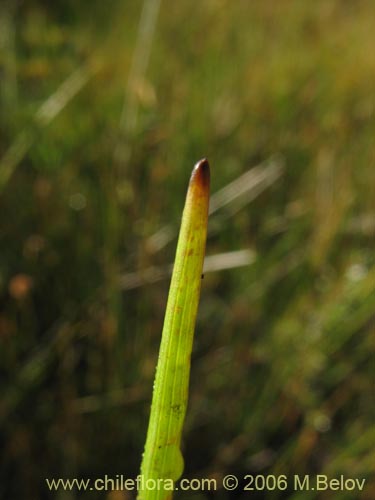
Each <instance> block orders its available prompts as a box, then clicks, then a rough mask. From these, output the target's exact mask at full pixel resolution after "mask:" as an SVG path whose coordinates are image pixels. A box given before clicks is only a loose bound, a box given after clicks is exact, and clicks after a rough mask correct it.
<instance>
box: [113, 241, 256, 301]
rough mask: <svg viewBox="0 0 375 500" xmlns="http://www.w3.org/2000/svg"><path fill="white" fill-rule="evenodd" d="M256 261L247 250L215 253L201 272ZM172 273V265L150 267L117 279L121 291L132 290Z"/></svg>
mask: <svg viewBox="0 0 375 500" xmlns="http://www.w3.org/2000/svg"><path fill="white" fill-rule="evenodd" d="M255 261H256V254H255V252H254V251H253V250H251V249H249V248H244V249H242V250H234V251H232V252H224V253H216V254H214V255H209V256H207V257H206V258H205V259H204V264H203V272H204V273H212V272H215V271H223V270H225V269H235V268H237V267H243V266H249V265H251V264H254V262H255ZM172 271H173V264H168V265H166V266H150V267H146V268H145V269H141V270H139V271H135V272H131V273H126V274H122V275H121V276H120V277H119V286H120V288H121V290H123V291H127V290H133V289H134V288H139V287H141V286H144V285H148V284H150V283H156V282H157V281H160V280H163V279H166V278H168V277H169V276H170V275H171V274H172Z"/></svg>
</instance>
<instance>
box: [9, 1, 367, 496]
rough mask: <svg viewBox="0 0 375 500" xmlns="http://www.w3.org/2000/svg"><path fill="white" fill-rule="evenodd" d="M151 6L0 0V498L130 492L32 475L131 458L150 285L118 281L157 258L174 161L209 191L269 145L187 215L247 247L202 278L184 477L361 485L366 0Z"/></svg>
mask: <svg viewBox="0 0 375 500" xmlns="http://www.w3.org/2000/svg"><path fill="white" fill-rule="evenodd" d="M143 5H144V6H145V7H144V10H143V16H142V15H141V13H142V9H143ZM157 7H158V5H157V2H156V1H154V0H148V1H146V2H145V3H144V4H143V2H138V1H135V0H132V1H128V0H127V1H120V0H111V1H109V2H99V1H98V0H96V1H90V2H89V1H81V2H73V1H72V0H70V1H68V2H67V1H64V2H63V1H60V0H59V1H54V2H48V1H47V0H27V1H12V0H8V1H3V2H1V6H0V68H1V78H0V105H1V113H0V373H1V379H0V380H1V381H0V388H1V401H0V426H1V438H0V445H1V452H2V453H1V458H0V496H1V498H4V499H12V500H18V499H21V498H22V499H25V498H27V499H30V500H33V499H38V500H39V499H44V498H45V499H47V498H60V499H61V498H62V499H73V498H90V499H94V498H108V499H110V500H113V499H116V500H118V499H125V498H129V495H128V494H126V495H125V493H124V494H122V493H120V492H117V493H116V494H115V493H110V492H108V493H106V494H104V492H94V491H88V492H84V491H80V492H78V491H77V490H76V491H72V492H63V491H59V492H58V493H56V492H50V491H48V488H47V486H46V483H45V478H46V477H49V478H52V477H55V478H59V477H67V478H74V477H77V478H89V477H91V478H98V477H103V476H104V475H105V474H108V476H110V477H115V476H116V474H123V475H124V476H125V477H129V478H131V477H135V476H136V474H137V473H138V470H139V465H140V460H141V453H142V449H143V443H144V439H145V433H146V428H147V420H148V414H149V408H150V399H151V387H152V380H153V377H154V367H155V363H156V356H157V350H158V345H159V341H160V332H161V326H162V318H163V314H164V307H165V302H166V293H167V289H168V280H164V281H159V282H156V283H153V284H148V285H145V286H140V287H137V288H133V289H124V287H123V284H122V283H123V281H121V280H120V277H121V276H123V275H124V274H128V273H130V272H137V273H138V272H139V273H140V274H141V272H142V271H143V270H144V269H148V268H150V267H154V268H159V266H161V267H163V266H165V265H166V264H168V263H169V262H170V261H171V260H172V259H173V253H174V247H175V241H172V242H171V243H170V244H169V245H167V246H162V245H161V247H162V249H161V250H159V251H157V246H155V245H154V243H155V238H152V236H153V235H154V234H155V233H156V232H157V231H158V230H159V229H160V228H162V227H164V226H165V225H166V224H177V223H178V221H179V217H180V213H181V208H182V203H183V201H182V200H183V197H184V193H185V182H186V175H187V172H189V170H190V166H191V163H192V162H193V161H195V159H196V158H199V157H202V156H207V157H208V158H209V159H210V161H211V163H212V165H214V167H215V168H214V172H213V178H212V191H213V192H215V191H217V190H219V189H221V188H223V187H224V186H226V185H227V184H228V183H229V182H231V181H232V180H233V179H235V178H236V177H238V176H240V175H241V174H242V173H244V172H245V171H247V170H248V169H249V168H251V167H253V166H255V165H256V164H258V163H259V162H260V161H263V160H267V159H268V158H269V157H270V156H272V155H274V154H275V153H277V154H281V155H282V157H283V159H284V164H285V166H284V171H283V175H282V176H281V177H280V178H279V179H278V180H277V181H276V182H274V183H272V184H271V185H270V186H269V187H268V189H265V190H263V191H262V193H260V194H259V195H258V196H257V197H255V198H254V199H253V200H252V201H251V202H250V201H249V203H247V204H245V205H243V206H242V208H241V209H240V210H232V211H231V210H228V211H227V212H226V213H225V216H222V217H218V218H217V219H216V222H215V224H216V226H215V231H212V233H210V229H209V238H208V243H207V253H208V255H212V254H217V253H222V252H228V251H232V250H239V249H245V248H248V249H249V248H250V249H251V250H252V251H253V252H254V253H255V259H254V262H253V263H252V264H249V265H248V266H247V267H241V268H239V269H232V270H223V271H216V272H213V273H207V274H206V276H205V279H204V286H203V289H202V300H201V306H200V313H199V316H198V324H197V332H196V343H195V348H194V351H193V355H192V373H191V375H192V379H191V386H190V401H189V408H188V415H187V417H188V419H187V426H186V428H185V435H184V440H183V448H184V457H185V464H186V466H185V472H184V476H185V477H216V478H218V480H220V478H221V477H222V476H223V475H225V474H230V473H231V474H238V475H239V476H241V475H244V474H252V473H254V474H255V473H259V474H264V475H266V474H286V475H288V476H289V477H292V476H293V475H294V474H301V475H302V474H311V475H314V474H316V473H322V474H328V475H330V476H331V477H336V476H338V475H340V474H344V475H346V476H347V477H359V478H366V479H367V483H366V488H365V490H364V491H363V492H358V494H356V495H355V498H356V499H357V498H358V499H366V500H370V499H372V498H374V497H375V480H374V476H373V464H374V463H375V451H374V449H375V448H374V432H373V428H374V425H373V424H374V412H375V410H374V350H375V346H374V310H375V293H374V288H375V271H374V261H375V258H374V231H375V222H374V219H375V201H374V200H375V189H374V186H375V165H374V163H375V162H374V159H375V146H374V145H375V142H374V137H375V114H374V113H375V92H374V85H373V82H374V81H375V58H374V50H373V41H374V26H373V19H374V16H375V3H374V2H373V1H372V0H357V1H352V2H349V1H339V0H317V1H315V2H302V1H296V0H283V1H278V2H276V1H274V2H272V1H269V0H266V1H264V0H263V1H260V0H254V1H240V0H239V1H236V2H234V1H231V0H204V1H202V2H191V1H189V0H179V1H178V2H166V1H161V3H160V10H159V12H157V11H158V9H157ZM153 9H154V10H153ZM142 19H143V21H142ZM146 21H148V22H146ZM210 234H211V236H210ZM356 493H357V492H356ZM233 494H234V493H232V494H229V493H228V492H226V491H225V490H222V489H221V490H219V491H217V492H216V493H215V494H214V495H215V498H218V499H226V498H229V496H232V495H233ZM235 495H236V496H237V497H242V496H243V497H245V496H247V495H245V494H244V493H243V492H242V493H241V492H240V491H239V490H238V491H236V492H235ZM350 495H351V494H348V493H345V492H339V491H338V492H334V498H335V500H336V499H340V500H341V499H342V500H345V499H349V498H353V496H350ZM209 496H212V493H211V494H208V493H205V492H200V493H198V492H197V493H194V494H193V493H192V492H185V493H182V492H179V493H178V494H176V495H175V497H176V498H193V497H194V498H197V499H198V498H208V497H209ZM253 497H254V498H262V499H263V498H267V499H268V498H269V499H279V498H280V499H282V498H293V499H298V500H300V499H307V498H319V499H323V500H325V499H329V498H333V496H332V492H321V493H320V494H319V495H317V494H316V493H315V492H310V493H307V492H299V493H298V492H293V491H290V490H289V491H287V492H277V491H276V492H269V493H266V492H261V493H259V495H258V496H256V495H254V496H253Z"/></svg>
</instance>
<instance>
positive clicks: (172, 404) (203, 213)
mask: <svg viewBox="0 0 375 500" xmlns="http://www.w3.org/2000/svg"><path fill="white" fill-rule="evenodd" d="M209 184H210V171H209V165H208V162H207V160H201V161H199V162H198V163H197V164H196V166H195V168H194V170H193V173H192V176H191V179H190V184H189V188H188V192H187V196H186V202H185V207H184V212H183V215H182V222H181V229H180V235H179V240H178V244H177V251H176V258H175V265H174V269H173V274H172V280H171V286H170V290H169V296H168V303H167V308H166V313H165V319H164V327H163V333H162V339H161V345H160V352H159V360H158V365H157V369H156V376H155V385H154V392H153V398H152V406H151V415H150V421H149V427H148V432H147V439H146V446H145V452H144V455H143V460H142V466H141V475H142V477H143V481H144V482H143V485H147V481H148V480H150V479H151V480H157V479H168V480H169V482H170V480H173V481H176V480H178V479H179V477H180V476H181V474H182V471H183V458H182V455H181V451H180V441H181V434H182V428H183V423H184V419H185V413H186V407H187V399H188V386H189V374H190V355H191V350H192V344H193V334H194V326H195V320H196V316H197V310H198V301H199V294H200V287H201V273H202V268H203V259H204V252H205V246H206V236H207V219H208V203H209ZM149 484H150V483H149ZM171 496H172V494H171V492H170V491H168V489H164V487H163V485H161V487H160V488H154V489H151V488H147V487H145V488H143V489H141V491H140V492H139V499H142V500H164V499H166V498H170V497H171Z"/></svg>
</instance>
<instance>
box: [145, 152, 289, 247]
mask: <svg viewBox="0 0 375 500" xmlns="http://www.w3.org/2000/svg"><path fill="white" fill-rule="evenodd" d="M283 173H284V158H283V157H282V156H281V155H279V154H276V155H273V156H271V157H270V158H268V159H267V160H265V161H264V162H262V163H260V164H259V165H257V166H255V167H252V168H251V169H250V170H248V171H246V172H245V173H244V174H242V175H240V176H239V177H237V178H236V179H234V180H233V181H232V182H230V183H229V184H227V185H226V186H224V187H223V188H222V189H220V190H219V191H217V192H216V193H214V194H213V195H212V196H211V200H210V205H209V214H210V215H213V214H216V212H218V211H219V210H221V209H223V208H225V207H227V208H229V211H228V215H229V217H232V216H233V214H234V213H236V212H238V211H239V210H240V209H241V208H242V207H244V206H245V205H247V204H248V203H251V202H252V201H253V200H254V199H255V198H256V197H257V196H259V195H260V194H261V193H263V191H264V190H266V189H267V188H268V187H270V186H271V185H272V184H274V183H275V182H276V181H277V180H278V179H279V178H280V177H281V176H282V174H283ZM213 221H214V219H212V222H213ZM216 222H218V221H216ZM221 228H222V225H221V224H220V223H219V224H218V223H216V224H213V223H211V225H210V233H209V235H212V234H214V233H216V232H218V231H220V230H221ZM176 234H177V228H176V227H175V226H174V225H173V224H167V225H166V226H163V227H162V228H160V229H159V230H158V231H157V232H156V233H154V234H153V235H151V236H150V237H149V238H148V241H147V243H146V246H147V250H148V251H149V252H150V253H156V252H159V251H160V250H161V249H162V248H164V247H165V246H166V245H167V244H168V243H169V242H170V241H172V240H173V239H174V237H175V236H176Z"/></svg>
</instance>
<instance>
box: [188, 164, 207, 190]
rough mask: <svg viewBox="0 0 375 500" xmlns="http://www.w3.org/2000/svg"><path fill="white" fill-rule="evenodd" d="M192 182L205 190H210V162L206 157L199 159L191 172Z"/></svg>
mask: <svg viewBox="0 0 375 500" xmlns="http://www.w3.org/2000/svg"><path fill="white" fill-rule="evenodd" d="M190 184H195V185H197V186H199V188H200V189H202V190H203V191H208V190H209V187H210V164H209V163H208V160H207V159H206V158H202V160H199V161H198V162H197V163H196V164H195V167H194V169H193V172H192V174H191V179H190Z"/></svg>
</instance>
